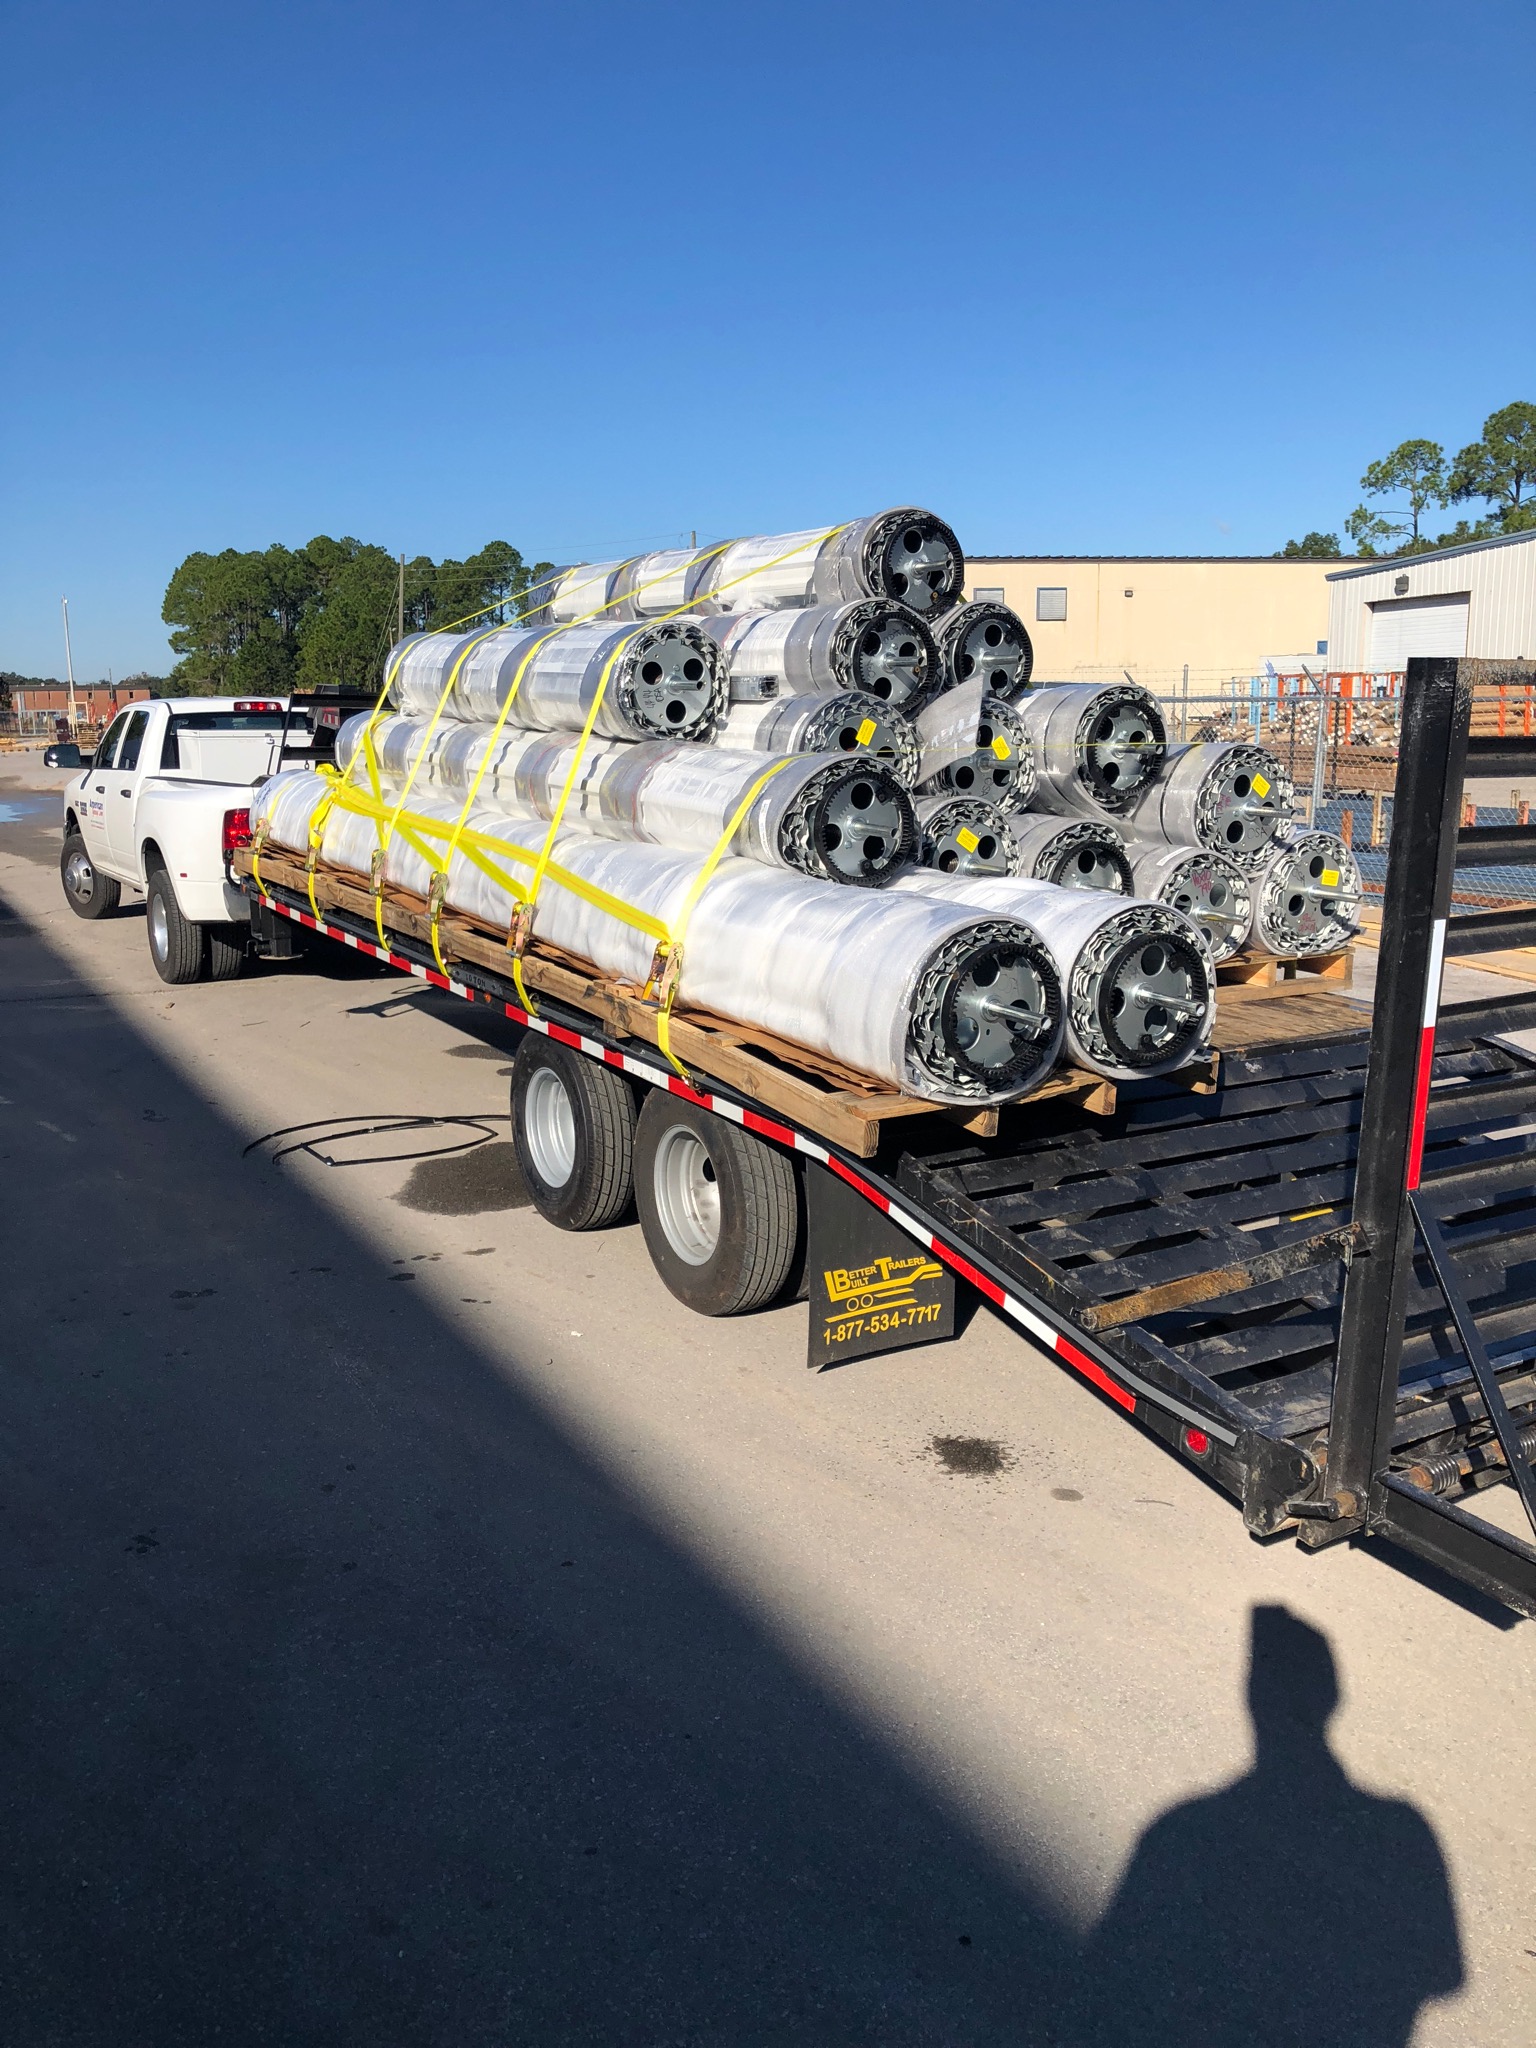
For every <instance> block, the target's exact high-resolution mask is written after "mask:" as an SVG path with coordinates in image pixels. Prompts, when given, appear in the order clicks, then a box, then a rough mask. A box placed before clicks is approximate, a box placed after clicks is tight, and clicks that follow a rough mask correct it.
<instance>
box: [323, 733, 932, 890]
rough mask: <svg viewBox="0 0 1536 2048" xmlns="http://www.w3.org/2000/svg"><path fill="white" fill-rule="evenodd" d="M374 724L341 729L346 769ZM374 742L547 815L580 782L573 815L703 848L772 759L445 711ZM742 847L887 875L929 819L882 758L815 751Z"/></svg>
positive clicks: (783, 781)
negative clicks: (483, 721) (432, 721)
mask: <svg viewBox="0 0 1536 2048" xmlns="http://www.w3.org/2000/svg"><path fill="white" fill-rule="evenodd" d="M366 724H367V718H366V717H359V718H356V719H349V720H348V721H347V724H346V725H345V726H344V727H343V728H342V730H341V732H340V733H339V734H338V735H337V744H336V759H337V764H338V766H340V767H341V768H343V769H345V768H346V766H347V764H348V762H349V761H350V759H351V757H352V754H353V752H354V750H355V746H356V744H357V741H358V740H359V739H360V737H361V730H360V729H361V728H362V727H363V726H365V725H366ZM374 747H375V753H376V755H377V757H378V759H379V762H380V766H381V768H382V769H383V771H384V773H385V774H386V775H389V776H392V777H393V778H395V779H397V780H403V779H404V777H406V776H407V775H409V774H410V772H411V769H412V766H413V764H415V763H416V762H417V760H418V757H420V765H419V766H418V767H417V768H416V783H415V788H422V787H427V786H430V787H434V788H437V789H448V790H455V791H458V792H459V793H460V796H461V798H462V795H463V794H464V793H465V792H467V791H468V790H469V788H470V786H471V785H472V783H473V781H474V778H475V775H476V774H477V773H480V774H481V780H480V786H479V789H478V791H477V796H478V798H479V800H480V801H481V802H483V803H495V804H503V803H504V804H510V805H514V806H516V807H517V808H518V809H519V810H522V811H527V812H529V813H531V814H532V815H533V816H535V817H538V818H542V819H545V820H548V819H550V818H553V816H554V814H555V810H556V807H557V806H558V804H559V803H560V800H561V797H562V795H563V794H564V792H565V790H566V786H567V784H568V783H569V785H570V794H569V796H567V797H566V799H565V811H564V819H565V822H566V823H568V824H570V825H572V826H580V827H581V828H582V829H584V830H586V831H590V832H596V833H600V834H602V835H603V836H605V837H608V838H620V839H640V840H647V841H650V842H651V843H653V844H655V845H660V846H676V847H679V848H682V849H685V850H696V851H698V852H701V853H708V852H709V851H710V850H711V849H712V848H713V847H715V846H716V845H717V844H718V843H719V839H720V835H721V833H722V832H723V831H724V830H725V828H726V826H727V825H728V824H729V823H730V820H731V818H732V817H733V816H734V815H735V812H736V809H737V807H738V805H739V804H740V803H741V802H742V801H743V799H744V798H746V797H747V795H748V794H749V793H750V791H751V789H752V787H753V785H754V784H755V783H756V782H758V781H759V780H760V779H761V778H762V775H763V772H764V770H765V769H768V768H771V767H772V766H773V763H772V762H771V761H770V760H768V759H765V757H764V756H763V755H762V754H755V753H745V752H738V751H736V750H734V749H731V750H728V749H725V748H717V747H695V746H683V745H678V744H676V743H675V742H672V741H667V740H646V741H641V742H639V743H629V742H624V741H618V740H591V741H589V742H588V743H587V746H586V748H585V749H584V750H583V749H582V747H581V743H580V741H579V740H576V739H573V738H568V737H566V736H564V735H556V734H549V733H525V732H515V731H514V732H506V731H504V732H503V733H502V734H501V736H500V737H499V738H498V739H497V740H496V741H495V742H494V745H492V743H491V739H490V729H489V728H488V727H483V726H467V725H447V724H440V725H439V726H438V727H437V729H436V731H435V732H431V733H430V737H429V721H428V720H426V719H406V718H393V719H385V720H383V721H382V723H381V724H380V726H379V727H378V729H377V730H376V732H375V734H374ZM488 753H489V759H487V754H488ZM482 762H484V763H485V766H484V770H483V772H481V764H482ZM573 776H574V780H573V779H572V778H573ZM354 780H357V778H356V777H354ZM413 796H414V789H413ZM732 850H733V851H734V852H735V853H738V854H740V855H742V856H743V857H745V858H747V859H750V860H759V861H763V862H765V863H767V864H768V865H769V866H774V867H789V868H795V869H798V870H799V871H800V872H801V873H802V874H808V875H819V876H820V877H821V878H822V879H823V880H825V881H832V882H851V883H857V884H859V885H861V886H865V887H878V886H879V885H880V884H881V883H883V882H885V881H886V880H888V879H889V877H890V876H891V875H893V874H894V873H896V872H897V870H898V869H900V868H903V867H906V866H908V865H910V864H911V862H912V861H913V860H915V858H916V856H917V822H916V818H915V816H914V813H913V808H912V799H911V797H910V796H909V795H908V793H907V790H906V787H905V785H904V784H902V783H901V782H900V781H899V780H898V779H897V778H896V776H895V775H894V774H893V773H892V772H891V770H890V769H889V768H887V767H886V766H885V764H884V763H883V762H878V761H874V760H866V759H862V758H859V757H854V758H850V757H848V756H846V755H842V754H835V755H825V754H820V755H817V754H805V755H799V756H794V757H787V759H786V765H785V766H784V767H783V768H781V769H778V770H777V771H776V772H775V773H774V774H773V777H772V780H771V781H769V782H768V783H767V784H766V785H765V786H764V787H763V789H762V790H761V791H760V792H759V793H758V795H757V797H756V798H755V799H754V800H753V803H752V806H751V808H750V810H749V811H748V812H747V815H746V817H745V818H744V819H743V820H742V823H741V824H740V826H738V828H737V831H736V834H735V837H734V839H733V841H732Z"/></svg>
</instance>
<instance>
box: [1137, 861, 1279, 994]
mask: <svg viewBox="0 0 1536 2048" xmlns="http://www.w3.org/2000/svg"><path fill="white" fill-rule="evenodd" d="M1251 882H1252V877H1251V876H1249V875H1247V874H1245V873H1244V872H1243V870H1242V869H1241V868H1240V867H1239V866H1238V864H1237V862H1236V861H1235V860H1229V859H1228V857H1227V855H1226V854H1224V853H1213V852H1212V851H1211V849H1210V848H1209V847H1205V846H1146V845H1140V846H1133V847H1132V848H1131V884H1132V887H1131V891H1130V893H1131V894H1132V895H1135V896H1140V897H1143V898H1144V899H1145V900H1146V901H1147V902H1149V903H1166V904H1167V905H1168V906H1169V907H1170V908H1171V909H1173V910H1182V911H1183V913H1184V915H1185V916H1186V917H1187V918H1189V919H1190V921H1191V922H1192V923H1194V924H1197V925H1198V926H1199V927H1200V930H1201V932H1202V933H1203V934H1204V937H1205V943H1206V944H1207V945H1208V946H1209V947H1210V949H1211V958H1212V959H1213V960H1214V961H1215V962H1216V964H1217V966H1218V967H1219V966H1220V965H1221V963H1222V961H1223V960H1230V959H1231V958H1232V956H1233V954H1234V953H1238V952H1240V951H1241V950H1242V948H1243V946H1244V944H1245V943H1246V942H1247V938H1248V933H1249V930H1250V928H1251V927H1252V924H1253V892H1252V888H1251V886H1250V885H1251Z"/></svg>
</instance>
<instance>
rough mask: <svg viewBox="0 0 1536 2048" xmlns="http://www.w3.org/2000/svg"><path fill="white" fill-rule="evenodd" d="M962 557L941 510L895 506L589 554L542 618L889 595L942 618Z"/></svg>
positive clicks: (954, 594) (553, 585)
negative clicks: (599, 556) (686, 543)
mask: <svg viewBox="0 0 1536 2048" xmlns="http://www.w3.org/2000/svg"><path fill="white" fill-rule="evenodd" d="M964 582H965V557H964V556H963V555H962V554H961V552H960V543H959V541H957V540H956V538H955V536H954V534H953V532H952V531H951V530H950V528H949V527H947V526H946V525H945V524H944V521H943V520H942V519H938V518H935V516H934V514H933V513H931V512H924V511H922V510H920V509H919V508H918V507H917V506H914V505H900V506H896V507H895V508H893V509H892V510H891V511H889V512H876V513H874V514H872V515H871V516H870V517H868V518H866V519H855V520H853V521H852V522H851V523H850V524H849V525H847V526H844V527H840V528H828V527H824V526H823V527H817V528H814V529H810V530H807V531H805V532H800V533H765V534H754V535H752V536H751V538H749V539H746V540H735V541H730V542H728V543H725V544H720V543H716V544H715V545H713V546H711V547H706V548H670V549H667V550H665V551H663V552H662V553H660V554H655V555H637V556H635V557H634V558H633V559H632V560H630V561H627V562H583V563H580V564H578V565H577V566H576V567H574V568H569V569H561V570H558V571H557V572H556V573H555V574H554V575H553V576H552V577H551V578H550V579H549V589H550V597H549V601H548V604H547V607H546V608H545V609H544V610H543V611H541V612H539V613H537V614H533V615H531V617H533V618H535V619H536V620H537V622H538V623H541V624H542V623H545V622H546V621H556V622H560V621H567V622H568V621H570V620H574V619H580V618H585V617H586V616H587V615H588V614H589V613H591V612H592V611H593V610H595V609H596V608H597V607H598V606H600V605H607V606H609V607H610V610H609V611H608V612H607V613H606V614H605V616H607V617H610V618H619V619H638V618H657V617H660V616H662V615H663V614H664V613H668V612H673V611H679V610H682V609H684V608H686V609H688V610H690V611H702V612H756V611H777V610H778V609H779V608H780V607H781V606H784V605H823V604H847V603H850V602H853V601H856V600H857V599H859V598H866V597H879V598H890V599H893V600H894V601H895V602H896V603H898V604H904V605H906V606H908V607H909V608H910V609H911V610H912V611H914V612H918V613H921V615H922V616H923V617H924V618H935V619H936V618H939V617H941V616H942V615H943V614H944V613H945V612H947V611H948V610H949V609H950V608H951V606H953V605H955V604H958V603H959V601H960V590H961V586H962V585H963V583H964Z"/></svg>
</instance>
